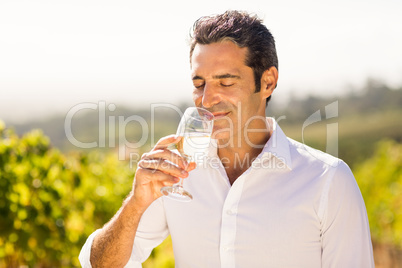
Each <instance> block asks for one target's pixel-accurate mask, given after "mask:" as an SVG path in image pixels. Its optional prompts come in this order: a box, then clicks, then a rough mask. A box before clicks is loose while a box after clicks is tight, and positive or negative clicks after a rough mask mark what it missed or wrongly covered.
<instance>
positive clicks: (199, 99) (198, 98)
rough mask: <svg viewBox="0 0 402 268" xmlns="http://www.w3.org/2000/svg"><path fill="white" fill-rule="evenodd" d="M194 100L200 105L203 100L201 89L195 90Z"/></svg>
mask: <svg viewBox="0 0 402 268" xmlns="http://www.w3.org/2000/svg"><path fill="white" fill-rule="evenodd" d="M193 102H194V103H195V104H196V105H198V104H200V103H201V102H202V92H201V91H200V90H194V91H193Z"/></svg>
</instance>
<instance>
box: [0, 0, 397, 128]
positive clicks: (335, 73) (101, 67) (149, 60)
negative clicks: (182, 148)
mask: <svg viewBox="0 0 402 268" xmlns="http://www.w3.org/2000/svg"><path fill="white" fill-rule="evenodd" d="M227 9H240V10H246V11H249V12H253V13H256V14H257V15H259V16H260V17H261V18H263V19H264V23H265V25H267V27H268V29H270V30H271V32H272V33H273V35H274V37H275V39H276V46H277V51H278V56H279V84H278V87H277V89H276V91H275V92H274V96H275V98H276V99H277V100H278V101H279V100H282V101H284V100H286V99H287V98H288V97H289V96H290V95H291V94H293V95H296V96H303V95H305V94H323V93H325V92H329V93H330V94H334V93H337V92H344V91H345V89H346V88H348V87H350V86H354V87H359V86H361V85H362V84H363V83H364V81H365V80H366V78H367V77H369V76H371V77H374V78H380V79H382V80H383V81H384V82H386V83H388V84H389V85H391V86H400V85H402V76H401V75H402V49H401V48H402V16H401V15H400V14H401V11H402V1H400V0H377V1H374V0H364V1H360V0H337V1H318V0H315V1H311V0H305V1H298V0H283V1H271V0H261V1H257V0H241V1H236V0H230V1H216V0H214V1H211V0H204V1H197V2H190V1H187V2H185V1H159V2H156V1H142V2H141V3H139V1H133V0H128V1H123V0H114V1H99V0H69V1H61V0H53V1H51V0H49V1H41V0H36V1H32V0H27V1H20V0H1V1H0V118H3V119H6V120H7V121H12V122H21V121H26V120H30V119H33V118H44V117H49V116H51V115H54V114H57V113H59V114H66V113H67V112H68V110H69V109H70V108H71V107H73V106H74V105H76V104H79V103H82V102H94V103H98V102H99V101H106V102H107V103H114V104H116V105H124V106H127V107H132V108H136V107H144V106H145V105H148V104H150V103H158V102H166V101H167V102H171V103H177V104H178V103H180V102H181V101H191V89H192V88H191V80H190V71H189V63H188V44H187V41H188V34H189V30H190V28H191V26H192V24H193V22H194V21H195V20H196V19H198V18H199V17H201V16H203V15H210V14H216V13H222V12H224V11H225V10H227Z"/></svg>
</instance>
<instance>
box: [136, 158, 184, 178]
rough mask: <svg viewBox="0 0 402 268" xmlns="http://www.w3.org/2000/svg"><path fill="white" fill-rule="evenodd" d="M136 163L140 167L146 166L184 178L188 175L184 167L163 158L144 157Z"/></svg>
mask: <svg viewBox="0 0 402 268" xmlns="http://www.w3.org/2000/svg"><path fill="white" fill-rule="evenodd" d="M138 165H139V166H140V167H141V168H146V169H150V170H154V172H155V171H162V172H163V173H165V174H169V175H171V176H175V177H180V178H186V177H187V176H188V172H187V171H185V170H184V169H181V168H179V167H178V166H176V165H174V164H173V163H171V162H168V161H165V160H163V159H144V160H141V161H140V162H139V163H138Z"/></svg>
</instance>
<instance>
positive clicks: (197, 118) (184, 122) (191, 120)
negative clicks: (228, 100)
mask: <svg viewBox="0 0 402 268" xmlns="http://www.w3.org/2000/svg"><path fill="white" fill-rule="evenodd" d="M213 124H214V116H213V114H212V113H210V112H209V111H207V110H205V109H203V108H197V107H190V108H187V109H186V111H185V112H184V114H183V117H182V118H181V120H180V123H179V126H178V127H177V132H176V135H177V136H180V137H181V139H180V141H179V142H178V143H177V144H172V145H170V146H169V147H168V149H177V151H178V152H179V153H180V155H181V156H182V157H184V158H185V159H186V161H187V162H188V163H189V162H196V161H197V160H198V159H200V158H203V157H204V156H205V155H206V153H207V151H208V148H209V145H210V141H211V134H212V129H213ZM161 192H162V194H163V195H166V196H168V197H170V198H173V199H175V200H179V201H185V202H188V201H191V200H192V199H193V197H192V195H191V194H190V193H189V192H187V191H186V190H184V188H183V179H180V182H179V183H177V184H174V185H172V186H166V187H162V188H161Z"/></svg>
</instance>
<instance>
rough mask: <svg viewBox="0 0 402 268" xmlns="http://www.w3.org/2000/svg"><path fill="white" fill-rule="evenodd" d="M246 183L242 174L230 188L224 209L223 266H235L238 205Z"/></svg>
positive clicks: (221, 244)
mask: <svg viewBox="0 0 402 268" xmlns="http://www.w3.org/2000/svg"><path fill="white" fill-rule="evenodd" d="M243 184H244V178H242V176H240V177H239V178H238V179H237V180H236V181H235V183H234V184H233V185H232V187H231V188H230V190H229V192H228V195H227V196H226V199H225V202H224V205H223V210H222V224H221V238H220V260H221V267H222V268H233V267H235V239H236V224H237V215H238V205H239V200H240V197H241V193H242V189H243Z"/></svg>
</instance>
